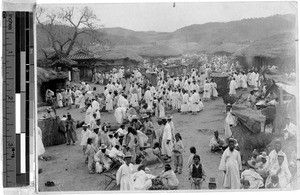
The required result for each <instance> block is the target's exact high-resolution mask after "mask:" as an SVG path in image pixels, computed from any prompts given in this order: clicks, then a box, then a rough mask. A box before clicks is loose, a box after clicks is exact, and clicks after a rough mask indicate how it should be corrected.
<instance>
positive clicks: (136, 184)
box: [132, 165, 156, 190]
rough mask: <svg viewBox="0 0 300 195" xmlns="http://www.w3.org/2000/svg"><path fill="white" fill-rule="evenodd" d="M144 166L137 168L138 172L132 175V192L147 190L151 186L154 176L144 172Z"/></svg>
mask: <svg viewBox="0 0 300 195" xmlns="http://www.w3.org/2000/svg"><path fill="white" fill-rule="evenodd" d="M145 169H146V167H145V165H140V166H139V167H138V172H136V173H134V174H133V175H132V180H133V188H134V190H148V189H149V188H150V187H151V186H152V179H154V178H156V176H154V175H152V174H147V173H146V172H145Z"/></svg>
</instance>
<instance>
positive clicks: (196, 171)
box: [189, 154, 205, 189]
mask: <svg viewBox="0 0 300 195" xmlns="http://www.w3.org/2000/svg"><path fill="white" fill-rule="evenodd" d="M193 160H194V163H193V164H192V165H191V166H190V178H189V180H191V187H192V189H201V186H202V182H203V181H204V180H205V172H204V169H203V166H202V164H201V163H200V156H199V155H197V154H196V155H194V157H193Z"/></svg>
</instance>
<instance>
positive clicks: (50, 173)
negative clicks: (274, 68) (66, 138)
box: [38, 97, 225, 191]
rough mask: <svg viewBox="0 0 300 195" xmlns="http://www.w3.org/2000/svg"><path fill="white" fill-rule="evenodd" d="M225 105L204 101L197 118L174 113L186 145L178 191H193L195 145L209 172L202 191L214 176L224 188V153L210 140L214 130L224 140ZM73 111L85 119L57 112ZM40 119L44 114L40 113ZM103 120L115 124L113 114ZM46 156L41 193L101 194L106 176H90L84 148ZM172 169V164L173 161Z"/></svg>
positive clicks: (51, 150) (50, 150)
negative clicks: (191, 170)
mask: <svg viewBox="0 0 300 195" xmlns="http://www.w3.org/2000/svg"><path fill="white" fill-rule="evenodd" d="M224 110H225V105H224V103H223V100H222V98H221V97H219V98H217V99H216V100H210V101H208V102H204V110H203V111H201V112H200V113H199V114H198V115H191V114H187V115H182V114H180V113H174V114H172V116H173V121H174V125H175V132H176V133H177V132H178V133H180V134H181V136H182V141H183V143H184V147H185V149H184V153H183V173H182V174H180V175H179V174H177V177H178V179H179V183H180V184H179V189H180V190H185V189H191V187H190V182H189V180H188V168H187V159H188V157H189V155H190V152H189V148H190V147H191V146H195V147H196V150H197V153H198V154H199V155H200V157H201V163H202V164H203V167H204V170H205V172H206V176H207V179H206V182H204V183H203V185H202V189H208V181H209V178H210V177H215V178H216V181H217V182H218V183H217V188H218V189H222V180H223V179H222V174H223V173H221V172H220V171H218V168H219V163H220V159H221V154H220V153H219V154H215V153H212V152H210V150H209V146H208V145H209V141H210V139H211V138H212V136H213V131H214V130H218V131H219V133H220V137H221V138H224V127H223V123H224V119H225V113H223V111H224ZM67 112H70V113H71V114H72V116H73V118H74V119H84V114H83V113H80V112H79V110H78V109H75V108H73V109H71V110H69V111H67V110H66V109H65V108H63V109H58V110H57V114H58V115H59V116H60V117H62V115H63V114H66V113H67ZM39 117H41V114H39ZM101 117H102V120H101V121H110V122H111V123H115V118H114V117H113V114H112V113H101ZM153 122H154V125H155V127H158V125H157V122H156V119H154V121H153ZM81 130H82V128H79V129H77V130H76V132H77V136H78V138H79V140H80V132H81ZM44 156H51V157H52V159H51V160H49V161H43V160H39V162H38V165H39V168H41V169H42V173H41V174H39V178H38V180H39V181H38V183H39V185H38V186H39V191H101V190H104V187H105V186H106V183H107V180H106V181H105V177H104V175H103V174H89V173H88V169H87V165H86V164H85V163H84V158H83V152H82V147H81V146H80V145H79V142H77V143H76V145H75V146H73V145H69V146H67V145H65V144H63V145H57V146H51V147H47V148H46V152H45V154H44ZM171 165H172V167H173V161H172V162H171ZM149 168H150V170H151V171H152V173H153V174H154V175H158V174H159V173H160V172H161V171H162V169H163V168H158V169H154V167H151V166H150V167H149ZM47 181H54V182H55V184H56V186H54V187H46V186H45V183H46V182H47Z"/></svg>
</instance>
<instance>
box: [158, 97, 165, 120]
mask: <svg viewBox="0 0 300 195" xmlns="http://www.w3.org/2000/svg"><path fill="white" fill-rule="evenodd" d="M158 110H159V116H158V117H159V118H163V117H165V116H166V115H165V103H164V101H163V99H162V98H159V99H158Z"/></svg>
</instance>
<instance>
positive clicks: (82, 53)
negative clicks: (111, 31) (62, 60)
mask: <svg viewBox="0 0 300 195" xmlns="http://www.w3.org/2000/svg"><path fill="white" fill-rule="evenodd" d="M68 58H69V59H71V60H92V59H95V56H94V55H93V54H92V53H91V52H90V51H87V50H78V51H77V52H75V53H74V54H73V55H71V56H69V57H68Z"/></svg>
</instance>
